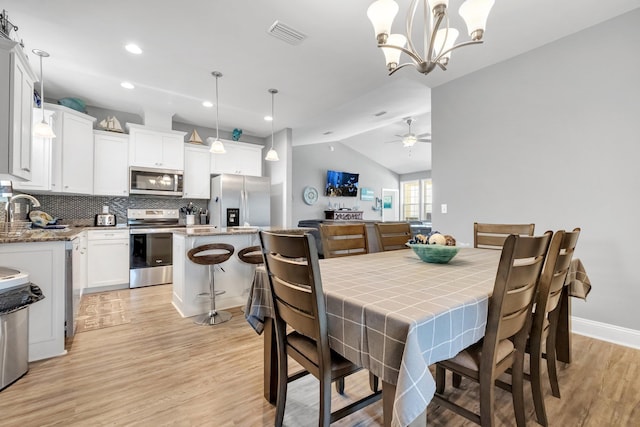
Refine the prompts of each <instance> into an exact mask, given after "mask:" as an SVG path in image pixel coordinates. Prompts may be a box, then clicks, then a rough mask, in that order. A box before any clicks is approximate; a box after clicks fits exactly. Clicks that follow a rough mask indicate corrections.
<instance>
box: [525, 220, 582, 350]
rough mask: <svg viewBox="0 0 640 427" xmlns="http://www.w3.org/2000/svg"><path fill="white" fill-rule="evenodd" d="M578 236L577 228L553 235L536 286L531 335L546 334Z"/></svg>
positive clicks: (542, 335) (558, 300) (543, 335)
mask: <svg viewBox="0 0 640 427" xmlns="http://www.w3.org/2000/svg"><path fill="white" fill-rule="evenodd" d="M579 236H580V229H579V228H575V229H574V230H573V231H571V232H565V231H564V230H560V231H557V232H556V233H555V235H554V236H553V240H552V241H551V246H550V247H549V255H548V256H547V261H546V263H545V266H544V271H543V272H542V276H541V278H540V285H539V287H538V295H537V297H536V311H535V313H534V316H533V326H532V332H531V333H532V335H533V334H541V337H542V338H544V337H545V336H546V333H547V330H548V325H549V313H550V312H552V311H554V310H556V309H557V307H558V304H559V302H560V296H561V294H562V288H563V286H564V282H565V280H566V277H567V274H568V272H569V267H570V265H571V260H572V259H573V253H574V251H575V248H576V244H577V243H578V237H579Z"/></svg>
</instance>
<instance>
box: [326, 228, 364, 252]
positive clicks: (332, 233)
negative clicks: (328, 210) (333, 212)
mask: <svg viewBox="0 0 640 427" xmlns="http://www.w3.org/2000/svg"><path fill="white" fill-rule="evenodd" d="M320 236H321V237H322V249H323V252H324V257H325V258H335V257H340V256H351V255H361V254H367V253H369V241H368V240H367V227H366V226H365V225H364V223H356V224H320Z"/></svg>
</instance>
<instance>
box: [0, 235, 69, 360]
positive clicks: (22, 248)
mask: <svg viewBox="0 0 640 427" xmlns="http://www.w3.org/2000/svg"><path fill="white" fill-rule="evenodd" d="M66 255H67V253H66V245H65V242H63V241H56V242H32V243H6V244H0V259H1V260H2V265H3V266H6V267H12V268H16V269H18V270H21V271H25V272H27V273H29V279H30V280H31V282H32V283H34V284H36V285H38V287H39V288H40V289H41V290H42V294H43V295H44V299H42V300H40V301H38V302H36V303H33V304H31V305H30V306H29V361H30V362H31V361H34V360H40V359H46V358H49V357H54V356H61V355H63V354H65V353H66V351H65V349H64V338H65V268H66V267H65V266H66V263H65V260H66Z"/></svg>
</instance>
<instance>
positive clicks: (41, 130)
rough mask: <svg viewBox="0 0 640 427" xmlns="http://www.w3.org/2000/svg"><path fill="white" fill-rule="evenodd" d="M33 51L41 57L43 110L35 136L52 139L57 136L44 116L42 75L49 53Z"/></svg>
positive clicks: (42, 100)
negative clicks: (43, 64)
mask: <svg viewBox="0 0 640 427" xmlns="http://www.w3.org/2000/svg"><path fill="white" fill-rule="evenodd" d="M32 52H33V53H34V54H36V55H38V56H39V57H40V110H41V111H42V121H41V122H40V123H38V124H37V125H35V126H34V128H33V136H35V137H37V138H47V139H51V138H55V137H56V134H55V133H53V129H51V126H49V123H47V121H46V120H45V118H44V77H43V75H42V58H47V57H48V56H49V54H48V53H47V52H45V51H44V50H40V49H33V50H32Z"/></svg>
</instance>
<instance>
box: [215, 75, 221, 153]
mask: <svg viewBox="0 0 640 427" xmlns="http://www.w3.org/2000/svg"><path fill="white" fill-rule="evenodd" d="M215 76H216V141H217V140H219V139H220V138H219V136H218V77H220V76H218V75H217V74H216V75H215Z"/></svg>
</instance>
